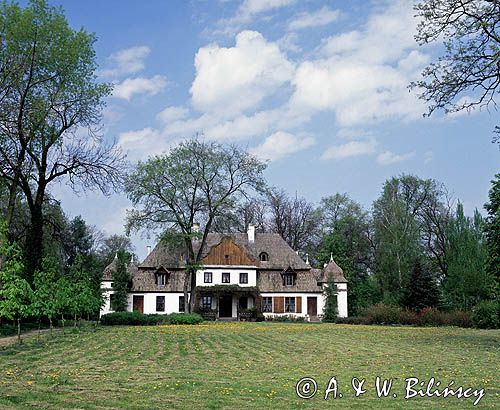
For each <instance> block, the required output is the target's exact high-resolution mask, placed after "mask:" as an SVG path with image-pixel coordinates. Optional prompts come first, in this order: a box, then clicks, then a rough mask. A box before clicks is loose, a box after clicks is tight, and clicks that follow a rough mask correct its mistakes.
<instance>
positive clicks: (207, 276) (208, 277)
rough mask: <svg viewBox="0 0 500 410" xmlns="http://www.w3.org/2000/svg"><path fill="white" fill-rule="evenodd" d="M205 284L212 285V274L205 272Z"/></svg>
mask: <svg viewBox="0 0 500 410" xmlns="http://www.w3.org/2000/svg"><path fill="white" fill-rule="evenodd" d="M204 282H205V283H212V272H205V278H204Z"/></svg>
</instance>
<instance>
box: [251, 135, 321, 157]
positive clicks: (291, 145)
mask: <svg viewBox="0 0 500 410" xmlns="http://www.w3.org/2000/svg"><path fill="white" fill-rule="evenodd" d="M314 144H315V140H314V138H313V137H304V138H301V137H298V136H295V135H293V134H290V133H288V132H283V131H278V132H275V133H274V134H271V135H270V136H269V137H267V138H266V140H265V141H264V142H263V143H262V144H261V145H259V146H257V147H255V148H253V149H251V150H250V152H251V153H252V154H254V155H255V156H257V157H259V158H262V159H264V160H270V161H276V160H278V159H281V158H284V157H286V156H288V155H291V154H294V153H296V152H299V151H302V150H305V149H306V148H309V147H310V146H312V145H314Z"/></svg>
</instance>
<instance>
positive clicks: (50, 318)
mask: <svg viewBox="0 0 500 410" xmlns="http://www.w3.org/2000/svg"><path fill="white" fill-rule="evenodd" d="M49 325H50V335H51V336H52V334H53V330H54V326H53V325H52V317H49Z"/></svg>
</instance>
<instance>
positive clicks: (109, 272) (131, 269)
mask: <svg viewBox="0 0 500 410" xmlns="http://www.w3.org/2000/svg"><path fill="white" fill-rule="evenodd" d="M117 263H118V257H117V256H115V257H114V258H113V260H112V261H111V263H110V264H109V265H108V266H106V267H105V268H104V272H103V274H102V280H113V273H114V272H116V264H117ZM127 271H128V273H130V276H133V275H134V274H135V273H136V272H137V264H136V263H135V262H134V261H130V263H129V264H128V265H127Z"/></svg>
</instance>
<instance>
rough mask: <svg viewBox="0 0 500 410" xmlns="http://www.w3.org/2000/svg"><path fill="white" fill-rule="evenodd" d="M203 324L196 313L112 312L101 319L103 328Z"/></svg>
mask: <svg viewBox="0 0 500 410" xmlns="http://www.w3.org/2000/svg"><path fill="white" fill-rule="evenodd" d="M201 322H203V318H202V317H201V316H200V315H198V314H196V313H171V314H169V315H159V314H150V315H145V314H143V313H140V312H113V313H108V314H106V315H103V316H102V317H101V324H102V325H104V326H119V325H127V326H155V325H162V324H172V325H194V324H198V323H201Z"/></svg>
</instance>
